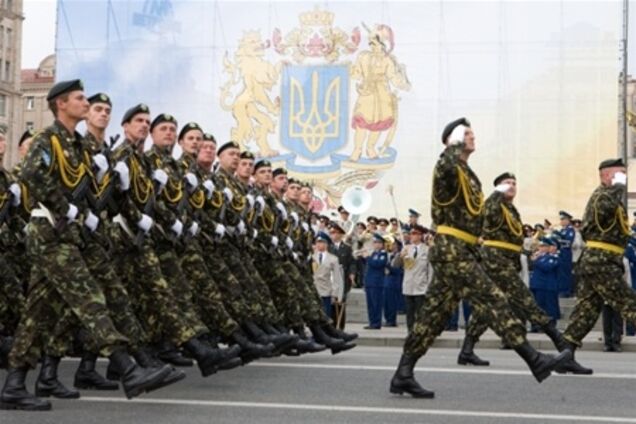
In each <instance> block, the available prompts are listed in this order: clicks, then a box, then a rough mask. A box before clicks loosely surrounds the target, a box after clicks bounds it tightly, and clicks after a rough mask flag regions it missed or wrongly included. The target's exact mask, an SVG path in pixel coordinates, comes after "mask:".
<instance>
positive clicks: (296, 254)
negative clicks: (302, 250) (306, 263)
mask: <svg viewBox="0 0 636 424" xmlns="http://www.w3.org/2000/svg"><path fill="white" fill-rule="evenodd" d="M292 257H293V258H294V260H295V261H297V260H298V253H296V252H292Z"/></svg>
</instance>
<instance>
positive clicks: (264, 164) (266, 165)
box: [254, 159, 272, 172]
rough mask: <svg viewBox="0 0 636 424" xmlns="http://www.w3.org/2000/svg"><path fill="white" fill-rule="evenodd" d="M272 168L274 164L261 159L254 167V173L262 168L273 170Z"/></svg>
mask: <svg viewBox="0 0 636 424" xmlns="http://www.w3.org/2000/svg"><path fill="white" fill-rule="evenodd" d="M271 167H272V163H271V162H270V161H268V160H267V159H261V160H259V161H258V162H256V165H254V172H256V170H258V169H261V168H271Z"/></svg>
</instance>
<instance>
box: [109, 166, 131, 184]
mask: <svg viewBox="0 0 636 424" xmlns="http://www.w3.org/2000/svg"><path fill="white" fill-rule="evenodd" d="M113 170H114V171H115V172H116V173H117V175H118V176H119V188H120V189H121V191H126V190H128V189H129V188H130V170H129V169H128V165H126V163H125V162H121V161H119V162H117V163H116V164H115V167H114V168H113Z"/></svg>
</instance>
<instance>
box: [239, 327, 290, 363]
mask: <svg viewBox="0 0 636 424" xmlns="http://www.w3.org/2000/svg"><path fill="white" fill-rule="evenodd" d="M244 326H245V329H246V330H247V332H248V333H249V334H250V335H251V336H252V337H254V340H256V341H257V342H258V343H260V344H267V343H272V344H274V346H275V347H276V350H275V351H274V352H273V355H275V356H278V355H280V353H281V349H282V348H283V347H285V346H287V347H288V345H289V340H290V339H289V338H288V337H286V335H284V334H279V335H274V334H267V333H266V332H265V331H263V330H262V329H261V328H260V327H259V326H258V325H256V324H255V323H253V322H251V321H246V322H245V323H244Z"/></svg>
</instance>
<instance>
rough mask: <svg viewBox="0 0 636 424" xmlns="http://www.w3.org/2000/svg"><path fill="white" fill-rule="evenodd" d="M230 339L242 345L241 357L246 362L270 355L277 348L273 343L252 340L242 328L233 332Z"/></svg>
mask: <svg viewBox="0 0 636 424" xmlns="http://www.w3.org/2000/svg"><path fill="white" fill-rule="evenodd" d="M230 339H231V341H233V342H234V343H236V344H237V345H238V346H240V347H241V359H242V360H243V363H244V364H246V363H248V362H250V361H253V360H254V359H257V358H262V357H265V356H270V355H271V354H272V352H273V351H274V349H276V346H274V345H273V344H271V343H268V344H259V343H254V342H252V341H251V340H250V339H248V338H247V337H246V336H245V334H243V332H241V331H240V330H237V331H235V332H234V333H232V335H231V336H230Z"/></svg>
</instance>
